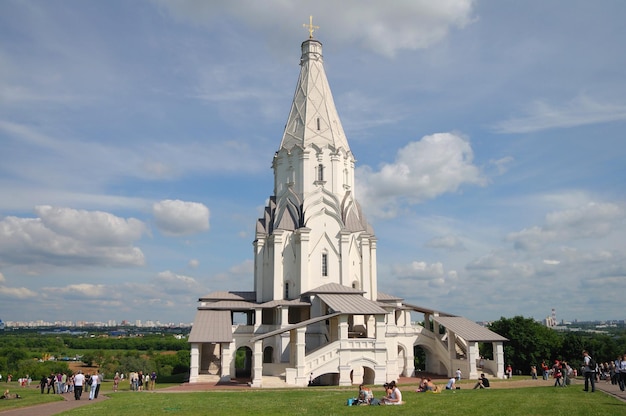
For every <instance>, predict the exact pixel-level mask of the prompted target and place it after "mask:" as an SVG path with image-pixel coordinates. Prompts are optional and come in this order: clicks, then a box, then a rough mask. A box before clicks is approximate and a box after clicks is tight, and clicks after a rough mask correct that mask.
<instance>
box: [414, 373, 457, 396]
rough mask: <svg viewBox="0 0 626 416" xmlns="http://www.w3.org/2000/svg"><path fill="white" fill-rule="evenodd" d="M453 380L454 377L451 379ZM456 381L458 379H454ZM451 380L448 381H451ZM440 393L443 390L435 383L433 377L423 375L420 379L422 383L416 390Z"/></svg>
mask: <svg viewBox="0 0 626 416" xmlns="http://www.w3.org/2000/svg"><path fill="white" fill-rule="evenodd" d="M450 380H452V378H451V379H450ZM454 380H455V381H456V379H454ZM449 382H450V381H448V383H449ZM428 392H431V393H440V392H441V390H440V389H439V386H437V385H436V384H435V383H433V380H432V378H430V377H422V379H421V380H420V384H419V385H418V386H417V389H416V390H415V393H428Z"/></svg>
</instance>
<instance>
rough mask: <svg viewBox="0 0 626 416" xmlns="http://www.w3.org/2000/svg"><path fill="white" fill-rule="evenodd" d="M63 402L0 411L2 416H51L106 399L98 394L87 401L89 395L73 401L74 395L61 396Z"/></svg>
mask: <svg viewBox="0 0 626 416" xmlns="http://www.w3.org/2000/svg"><path fill="white" fill-rule="evenodd" d="M61 396H63V401H58V402H52V403H45V404H38V405H36V406H28V407H20V408H19V409H11V410H5V411H0V415H2V416H33V415H37V416H52V415H58V414H59V413H63V412H66V411H68V410H72V409H76V408H77V407H81V406H86V405H88V404H91V403H96V402H101V401H103V400H106V399H107V397H106V396H104V395H102V394H100V395H99V396H98V398H97V399H94V400H89V395H87V396H85V395H83V397H82V398H81V399H80V400H75V399H74V394H72V393H68V394H62V395H61Z"/></svg>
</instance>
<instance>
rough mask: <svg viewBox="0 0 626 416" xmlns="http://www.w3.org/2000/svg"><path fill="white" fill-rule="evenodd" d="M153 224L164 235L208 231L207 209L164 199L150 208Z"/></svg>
mask: <svg viewBox="0 0 626 416" xmlns="http://www.w3.org/2000/svg"><path fill="white" fill-rule="evenodd" d="M152 212H153V215H154V220H155V224H156V226H157V227H158V229H159V230H160V231H161V232H162V233H163V234H165V235H171V236H182V235H190V234H196V233H200V232H203V231H207V230H208V229H209V208H207V207H206V206H205V205H204V204H201V203H198V202H185V201H181V200H178V199H177V200H171V199H166V200H163V201H161V202H157V203H155V204H154V205H153V206H152Z"/></svg>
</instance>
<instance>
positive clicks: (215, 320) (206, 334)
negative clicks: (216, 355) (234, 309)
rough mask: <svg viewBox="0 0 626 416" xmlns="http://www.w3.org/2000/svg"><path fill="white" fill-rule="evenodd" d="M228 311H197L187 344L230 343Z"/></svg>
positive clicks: (230, 331)
mask: <svg viewBox="0 0 626 416" xmlns="http://www.w3.org/2000/svg"><path fill="white" fill-rule="evenodd" d="M232 340H233V329H232V323H231V320H230V312H229V311H207V310H199V311H197V312H196V317H195V319H194V321H193V326H192V327H191V332H190V333H189V342H232Z"/></svg>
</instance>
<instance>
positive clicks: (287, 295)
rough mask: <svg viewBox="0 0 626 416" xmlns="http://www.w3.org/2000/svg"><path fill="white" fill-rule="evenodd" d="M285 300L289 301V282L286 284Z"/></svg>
mask: <svg viewBox="0 0 626 416" xmlns="http://www.w3.org/2000/svg"><path fill="white" fill-rule="evenodd" d="M285 299H289V282H285Z"/></svg>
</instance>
